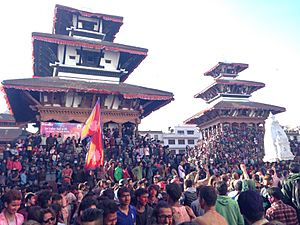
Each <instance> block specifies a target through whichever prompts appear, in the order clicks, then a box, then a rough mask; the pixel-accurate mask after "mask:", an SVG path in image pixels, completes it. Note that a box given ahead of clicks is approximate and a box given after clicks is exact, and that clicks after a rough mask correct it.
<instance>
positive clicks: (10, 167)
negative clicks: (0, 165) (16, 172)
mask: <svg viewBox="0 0 300 225" xmlns="http://www.w3.org/2000/svg"><path fill="white" fill-rule="evenodd" d="M13 168H14V162H13V161H12V160H10V159H9V160H7V162H6V169H8V170H12V169H13Z"/></svg>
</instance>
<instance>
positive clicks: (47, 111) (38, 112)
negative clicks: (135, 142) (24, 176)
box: [2, 5, 173, 126]
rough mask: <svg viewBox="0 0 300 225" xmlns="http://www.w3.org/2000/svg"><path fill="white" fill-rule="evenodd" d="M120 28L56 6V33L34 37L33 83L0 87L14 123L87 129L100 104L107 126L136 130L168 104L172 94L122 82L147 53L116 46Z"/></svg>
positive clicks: (112, 19)
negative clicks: (80, 125) (83, 125)
mask: <svg viewBox="0 0 300 225" xmlns="http://www.w3.org/2000/svg"><path fill="white" fill-rule="evenodd" d="M122 24H123V18H122V17H119V16H113V15H107V14H101V13H93V12H87V11H83V10H79V9H74V8H71V7H67V6H62V5H56V6H55V12H54V21H53V30H52V33H38V32H34V33H32V41H33V78H25V79H11V80H4V81H2V89H3V91H4V94H5V97H6V101H7V104H8V108H9V109H10V110H11V112H12V114H13V115H14V118H15V120H16V122H17V123H24V122H25V123H40V122H59V123H83V122H84V121H85V120H86V119H87V118H88V116H89V114H90V112H91V110H92V108H93V107H94V105H95V103H96V100H97V99H98V98H99V99H100V101H101V113H102V122H103V123H104V124H105V123H116V124H119V125H120V124H125V123H128V122H129V123H132V124H134V125H135V126H137V125H138V124H139V123H140V122H141V119H142V118H144V117H146V116H148V115H149V114H151V113H152V112H153V111H155V110H157V109H159V108H161V107H163V106H164V105H166V104H168V103H170V102H171V101H172V100H173V94H172V93H170V92H166V91H160V90H156V89H151V88H146V87H141V86H136V85H131V84H127V83H125V82H124V81H125V80H126V79H127V78H128V76H129V75H130V74H131V73H132V72H133V71H134V69H135V68H136V67H137V66H138V65H139V64H140V63H141V62H142V61H143V60H144V59H145V57H146V56H147V52H148V50H147V49H145V48H140V47H135V46H129V45H124V44H118V43H115V42H113V41H114V39H115V35H116V34H117V33H118V32H119V29H120V27H121V25H122Z"/></svg>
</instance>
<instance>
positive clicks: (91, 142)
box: [81, 99, 104, 170]
mask: <svg viewBox="0 0 300 225" xmlns="http://www.w3.org/2000/svg"><path fill="white" fill-rule="evenodd" d="M100 117H101V111H100V100H99V99H98V101H97V103H96V105H95V107H94V109H93V111H92V113H91V115H90V116H89V118H88V119H87V121H86V122H85V124H84V127H83V128H82V130H81V140H85V141H86V143H87V144H86V148H87V150H88V151H87V154H86V159H85V169H86V170H91V169H95V168H97V167H99V166H103V164H104V149H103V140H102V128H101V120H100Z"/></svg>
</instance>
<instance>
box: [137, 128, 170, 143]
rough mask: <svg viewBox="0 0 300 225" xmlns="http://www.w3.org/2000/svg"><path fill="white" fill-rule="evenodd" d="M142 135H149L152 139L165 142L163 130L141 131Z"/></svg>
mask: <svg viewBox="0 0 300 225" xmlns="http://www.w3.org/2000/svg"><path fill="white" fill-rule="evenodd" d="M139 134H140V135H142V136H146V135H147V136H148V137H149V138H150V139H153V140H157V141H160V142H161V143H163V137H164V133H163V132H162V131H150V130H149V131H139Z"/></svg>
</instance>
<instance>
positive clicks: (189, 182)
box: [185, 179, 193, 188]
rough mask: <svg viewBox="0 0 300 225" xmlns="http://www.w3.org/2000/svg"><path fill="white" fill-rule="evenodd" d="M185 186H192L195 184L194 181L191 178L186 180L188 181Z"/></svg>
mask: <svg viewBox="0 0 300 225" xmlns="http://www.w3.org/2000/svg"><path fill="white" fill-rule="evenodd" d="M185 186H186V187H187V188H189V187H192V186H193V181H192V180H190V179H188V180H186V181H185Z"/></svg>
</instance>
